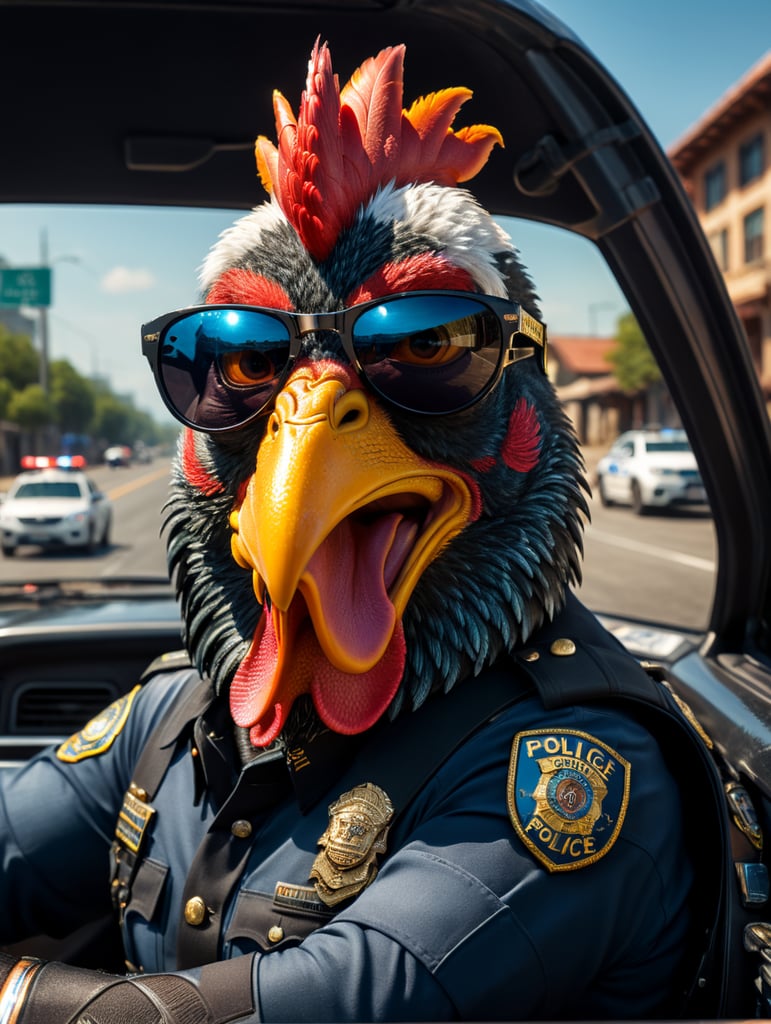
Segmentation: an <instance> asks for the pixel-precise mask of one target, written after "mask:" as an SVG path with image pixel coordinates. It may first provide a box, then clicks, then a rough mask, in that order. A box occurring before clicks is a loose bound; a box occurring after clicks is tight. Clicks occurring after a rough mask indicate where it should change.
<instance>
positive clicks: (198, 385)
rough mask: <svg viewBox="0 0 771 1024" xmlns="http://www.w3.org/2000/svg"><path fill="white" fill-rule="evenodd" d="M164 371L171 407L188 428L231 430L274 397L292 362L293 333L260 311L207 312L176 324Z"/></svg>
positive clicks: (163, 355)
mask: <svg viewBox="0 0 771 1024" xmlns="http://www.w3.org/2000/svg"><path fill="white" fill-rule="evenodd" d="M160 345H161V352H160V370H161V377H162V380H163V385H164V387H165V389H166V393H167V395H168V397H169V400H170V401H171V404H172V405H173V406H174V408H175V409H177V410H178V411H179V412H180V413H181V414H182V416H183V417H184V418H185V419H186V420H188V422H190V423H192V424H194V425H195V426H200V427H204V428H208V429H227V428H228V427H233V426H237V425H238V424H240V423H243V422H244V421H245V420H247V419H249V418H250V417H251V416H253V415H254V414H255V413H256V412H259V410H260V409H261V408H262V407H263V406H264V405H266V404H267V403H268V402H269V401H270V400H271V399H272V398H273V396H274V394H275V391H276V385H277V383H278V380H279V378H280V376H281V374H282V373H283V371H284V370H285V368H286V365H287V362H288V359H289V331H288V329H287V327H286V325H285V324H284V323H283V322H282V321H281V320H279V319H277V318H276V317H272V316H270V315H269V314H267V313H261V312H257V311H255V310H244V309H207V310H199V311H197V312H195V313H188V314H187V315H186V316H183V317H180V319H179V320H176V321H174V322H173V323H172V324H170V325H169V326H168V327H167V328H166V329H165V330H164V332H163V335H162V337H161V339H160Z"/></svg>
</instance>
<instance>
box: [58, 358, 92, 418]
mask: <svg viewBox="0 0 771 1024" xmlns="http://www.w3.org/2000/svg"><path fill="white" fill-rule="evenodd" d="M50 381H51V404H52V406H53V410H54V416H55V419H56V424H57V426H58V427H59V429H60V430H62V431H64V432H65V433H67V432H69V433H73V434H83V433H86V432H87V431H88V428H89V427H90V425H91V421H92V419H93V416H94V406H95V398H94V389H93V387H92V386H91V384H90V383H89V382H88V381H87V380H86V379H85V378H84V377H81V376H80V374H79V373H78V371H77V370H76V369H75V368H74V367H73V366H72V365H71V364H70V363H69V362H68V361H67V360H66V359H57V360H55V361H54V362H52V363H51V366H50Z"/></svg>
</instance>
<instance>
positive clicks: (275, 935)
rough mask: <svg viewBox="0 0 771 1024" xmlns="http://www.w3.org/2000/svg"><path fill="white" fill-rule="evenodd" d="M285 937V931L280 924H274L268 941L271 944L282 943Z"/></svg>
mask: <svg viewBox="0 0 771 1024" xmlns="http://www.w3.org/2000/svg"><path fill="white" fill-rule="evenodd" d="M283 937H284V929H283V928H282V927H281V925H280V924H274V925H273V927H272V928H271V929H270V931H269V932H268V939H269V940H270V941H271V942H281V940H282V939H283Z"/></svg>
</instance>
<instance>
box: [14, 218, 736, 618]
mask: <svg viewBox="0 0 771 1024" xmlns="http://www.w3.org/2000/svg"><path fill="white" fill-rule="evenodd" d="M240 216H242V211H238V210H206V209H185V208H160V207H159V208H146V207H137V208H114V207H110V208H106V207H99V206H87V207H78V208H75V207H64V206H61V207H57V206H33V207H26V206H22V205H8V206H3V207H0V239H2V242H0V269H2V270H4V271H5V270H12V271H13V272H14V273H13V275H12V277H11V278H8V280H13V281H14V282H16V284H17V286H18V287H17V292H16V298H14V296H11V297H10V300H9V299H8V295H6V296H5V301H4V302H3V304H2V305H0V363H2V365H3V369H4V376H5V379H6V382H7V383H6V384H5V385H3V386H4V388H5V390H3V389H2V387H0V492H4V493H6V494H7V493H8V492H9V490H10V488H11V485H12V482H13V480H14V477H15V476H16V475H17V474H18V473H19V472H20V471H21V470H22V469H23V468H24V467H25V466H34V467H35V468H39V467H40V466H41V465H47V464H49V463H50V464H56V465H57V466H59V467H61V466H62V465H64V464H65V463H63V462H62V458H63V457H64V458H65V459H67V460H70V461H69V463H68V464H70V465H73V466H78V467H80V468H81V469H83V470H84V471H85V473H86V474H87V476H88V479H89V481H90V483H89V487H90V488H91V490H92V493H93V492H98V493H101V494H102V495H103V499H100V500H98V501H94V502H91V503H89V508H90V509H93V510H94V513H93V514H94V518H95V522H94V526H93V531H94V536H95V537H96V540H97V543H96V544H95V545H92V546H91V550H89V551H86V550H85V548H83V547H81V546H80V541H81V540H82V539H83V537H85V534H83V536H82V537H80V536H79V537H74V536H73V537H72V538H68V539H67V540H68V542H67V543H58V544H57V545H53V544H48V545H46V544H45V543H40V544H33V543H29V544H28V543H24V544H19V546H18V547H16V546H14V544H15V539H16V538H14V537H11V536H10V534H8V535H6V534H5V533H3V557H2V571H3V579H4V580H5V581H12V580H17V581H19V582H20V583H22V584H23V583H28V582H35V581H49V582H50V581H52V580H56V581H60V582H61V581H64V580H75V579H78V580H102V581H109V580H116V579H119V578H120V579H126V578H137V579H139V578H141V579H143V580H147V579H148V578H157V579H158V580H160V581H162V582H164V584H165V585H166V586H168V572H167V566H166V551H165V544H164V541H163V538H162V530H161V527H162V523H163V507H164V503H165V501H166V497H167V492H168V481H169V471H170V466H171V460H172V458H173V455H174V452H175V448H176V444H177V439H178V437H179V435H180V431H181V429H182V428H181V427H180V425H179V424H178V423H177V421H176V420H174V419H173V418H172V417H171V415H170V414H169V413H168V411H167V409H166V406H165V405H164V403H163V401H162V400H161V398H160V396H159V394H158V392H157V389H156V386H155V383H154V380H153V375H152V372H151V369H150V367H149V365H148V363H147V361H146V359H145V358H144V357H143V355H142V352H141V341H140V327H141V325H142V324H143V323H149V322H150V321H152V320H153V319H154V318H156V317H159V316H162V315H163V314H165V313H169V312H171V311H173V310H177V309H182V308H184V307H186V306H189V305H194V304H196V303H200V302H201V301H202V300H203V297H202V296H201V295H200V293H199V285H198V269H199V267H200V265H201V263H202V261H203V260H204V258H205V256H206V254H207V252H208V251H209V249H210V247H211V246H212V245H213V244H214V243H215V241H216V240H217V238H218V236H219V235H220V233H221V232H222V231H223V230H225V229H226V228H228V227H229V226H230V225H231V224H232V223H233V222H234V221H235V220H237V219H238V218H239V217H240ZM500 224H501V226H502V227H503V228H504V230H506V231H507V232H508V233H509V234H510V235H511V237H512V239H513V241H514V243H515V245H516V246H517V247H518V249H519V250H520V252H521V253H522V258H523V260H524V262H525V263H526V264H527V266H528V268H529V270H530V272H531V273H532V276H533V279H534V280H535V281H536V282H537V290H538V293H539V295H540V297H541V313H542V315H543V319H544V320H545V321H546V323H547V325H548V331H549V346H550V351H549V375H550V377H551V379H552V383H553V384H554V386H555V387H556V389H557V391H558V393H559V395H560V397H561V398H562V399H563V404H564V408H565V410H566V412H567V414H568V415H569V417H570V418H571V420H572V421H573V423H574V425H575V428H576V431H577V433H578V435H579V437H580V439H581V441H582V444H583V452H584V457H585V459H586V463H587V477H588V479H589V481H590V483H591V486H592V491H593V496H592V498H591V501H590V511H591V521H590V522H588V523H587V525H586V528H585V544H584V547H585V558H584V582H583V583H582V585H581V587H580V588H578V589H579V590H580V596H581V598H582V599H583V600H584V601H585V603H587V604H588V605H589V606H590V607H591V608H593V609H594V610H595V611H598V612H601V613H604V614H607V613H612V614H614V615H629V616H632V617H637V618H642V619H645V620H648V621H659V622H664V623H666V624H668V625H673V626H678V627H686V628H693V629H703V628H704V627H705V625H706V623H707V621H708V615H709V609H710V606H711V600H712V592H713V588H714V578H715V571H716V564H715V557H716V556H715V542H714V533H713V527H712V520H711V517H710V515H709V509H708V506H707V505H706V503H705V501H704V497H705V496H704V495H703V492H702V488H701V485H700V481H699V479H698V477H696V478H693V477H691V478H688V479H685V478H683V479H682V480H680V478H678V477H677V476H676V475H674V474H672V475H671V476H670V477H667V478H664V477H660V478H659V479H658V480H657V481H655V482H654V483H652V484H651V485H650V487H649V488H648V490H647V491H646V492H645V494H644V501H645V503H646V506H647V507H646V509H645V514H644V515H638V514H636V512H635V509H634V500H635V499H634V496H633V491H632V489H631V487H630V481H629V479H628V478H623V477H622V476H621V475H620V474H619V475H618V477H617V479H614V478H612V477H611V476H609V477H608V480H607V487H601V486H600V481H599V480H598V476H597V465H598V463H599V461H600V459H601V458H602V457H603V456H605V455H607V454H608V452H609V451H610V450H611V449H612V447H613V445H614V443H615V442H616V441H617V439H618V438H619V437H620V436H621V435H622V434H623V433H625V432H626V431H629V430H637V429H643V428H645V427H646V425H647V424H649V423H651V422H655V423H657V424H658V425H659V426H661V427H663V428H671V429H672V430H678V431H679V430H680V428H681V424H680V422H679V420H678V417H677V412H676V409H675V408H674V405H673V403H672V401H671V399H670V398H669V396H668V395H667V393H666V391H665V389H664V387H663V385H662V383H661V380H660V379H658V378H656V377H655V375H654V379H653V380H652V382H650V383H648V384H646V385H645V387H644V389H643V390H642V391H640V392H637V393H634V394H630V392H629V389H628V387H626V386H625V385H624V386H622V385H621V384H620V383H619V380H618V378H617V376H616V374H617V373H619V372H620V371H619V369H618V366H614V364H613V362H612V360H613V353H614V351H618V339H619V338H625V337H627V336H628V335H629V332H630V328H631V329H632V332H633V333H634V331H636V330H637V328H636V325H635V324H634V323H633V319H634V318H632V317H631V314H630V312H629V309H628V305H627V303H626V301H625V299H624V297H623V295H622V294H621V292H620V290H619V289H618V287H617V285H616V283H615V280H614V278H613V277H612V275H611V274H610V272H609V270H608V269H607V267H606V266H605V264H604V261H603V260H602V257H601V256H600V255H599V254H598V253H597V251H596V250H595V248H594V247H593V246H592V245H591V244H590V243H589V242H587V241H585V240H584V239H581V238H579V237H577V236H574V235H569V234H567V233H565V232H562V231H560V230H558V229H556V228H551V227H547V226H545V225H540V224H533V223H528V222H521V221H516V220H512V219H508V218H502V219H501V220H500ZM41 267H46V268H47V269H48V271H49V276H48V278H47V281H42V282H41V280H40V277H41V275H40V274H39V268H41ZM19 268H21V269H24V268H28V270H29V271H30V272H29V273H27V274H26V276H25V275H24V274H21V275H20V274H19V273H18V270H19ZM577 268H581V273H578V272H577ZM3 280H6V278H5V276H4V277H3ZM41 286H42V287H43V292H42V293H41V291H40V288H41ZM46 287H47V290H45V288H46ZM14 303H15V304H14ZM630 318H631V319H630ZM638 333H639V332H638ZM587 339H589V341H591V344H588V342H587ZM643 344H644V341H643ZM654 448H655V450H656V451H688V450H689V445H688V442H687V439H685V440H684V439H682V437H680V436H673V437H670V438H662V439H660V440H656V441H653V442H651V443H650V444H649V450H653V449H654ZM33 457H34V459H35V461H34V462H32V461H30V460H32V459H33ZM678 481H679V483H681V484H682V487H681V488H680V489H679V490H676V489H675V487H674V484H675V483H677V482H678ZM612 485H615V487H616V489H615V490H611V488H612ZM656 487H658V488H659V493H656ZM665 487H666V488H667V489H668V490H667V493H666V494H665V493H664V492H663V490H662V489H663V488H665ZM670 492H671V497H672V500H671V502H670V500H669V496H670ZM77 493H78V490H77V487H76V486H74V485H73V484H69V485H68V484H66V483H56V484H52V483H49V484H47V485H45V486H42V485H41V484H40V483H37V484H32V483H29V484H27V483H25V485H24V488H23V490H21V491H20V492H19V493H18V495H17V496H19V497H22V496H25V497H26V496H30V497H33V496H40V497H51V496H53V495H54V494H56V495H59V496H64V495H65V494H68V495H71V496H76V495H77ZM105 509H107V514H106V515H105ZM2 514H3V513H2V504H0V517H2ZM0 524H4V520H2V518H0ZM3 529H5V525H3ZM18 529H19V531H21V530H22V527H21V526H19V527H18ZM52 529H53V528H52ZM100 538H102V539H103V540H104V543H101V542H100ZM23 539H24V540H25V542H26V541H27V540H30V539H31V540H33V541H41V542H43V541H45V540H46V537H45V536H44V533H43V531H42V527H41V528H40V529H39V530H37V531H36V532H34V533H30V532H29V529H28V528H27V534H24V535H23ZM69 539H72V544H70V543H69ZM75 541H77V543H75ZM662 574H665V575H666V579H667V587H666V588H662V586H661V579H662ZM630 580H634V586H630Z"/></svg>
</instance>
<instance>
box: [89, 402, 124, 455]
mask: <svg viewBox="0 0 771 1024" xmlns="http://www.w3.org/2000/svg"><path fill="white" fill-rule="evenodd" d="M132 416H133V409H131V408H130V407H129V406H127V405H125V404H124V403H123V402H122V401H121V400H120V399H119V398H118V397H117V396H116V395H112V394H104V395H98V396H97V399H96V406H95V409H94V419H93V428H92V433H93V435H94V436H95V437H98V438H101V439H102V440H103V441H104V442H105V443H106V444H127V443H128V442H127V440H126V438H127V437H130V436H131V424H132Z"/></svg>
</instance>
